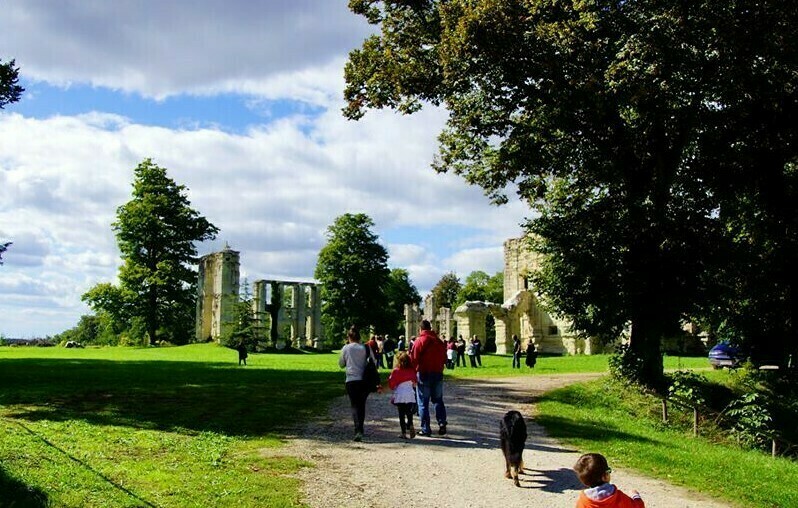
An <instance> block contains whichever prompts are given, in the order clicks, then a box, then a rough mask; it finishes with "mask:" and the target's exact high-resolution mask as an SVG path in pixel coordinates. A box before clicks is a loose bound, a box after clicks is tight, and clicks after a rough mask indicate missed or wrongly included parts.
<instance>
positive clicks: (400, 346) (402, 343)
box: [396, 335, 407, 351]
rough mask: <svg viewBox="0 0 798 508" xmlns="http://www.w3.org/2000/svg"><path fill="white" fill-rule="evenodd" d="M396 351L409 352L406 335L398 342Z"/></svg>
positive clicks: (401, 336) (400, 337)
mask: <svg viewBox="0 0 798 508" xmlns="http://www.w3.org/2000/svg"><path fill="white" fill-rule="evenodd" d="M396 349H397V351H407V341H406V340H405V336H404V335H400V336H399V340H398V341H396Z"/></svg>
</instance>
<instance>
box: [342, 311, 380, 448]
mask: <svg viewBox="0 0 798 508" xmlns="http://www.w3.org/2000/svg"><path fill="white" fill-rule="evenodd" d="M347 340H348V343H347V344H346V345H345V346H344V347H343V348H341V356H340V358H338V365H339V366H341V367H345V368H346V394H347V395H348V396H349V405H350V406H351V407H352V420H353V422H354V423H355V437H354V440H355V441H362V440H363V422H364V421H365V419H366V399H367V398H368V396H369V388H370V387H368V386H366V383H364V382H363V371H364V370H365V369H366V358H367V357H368V355H372V358H374V355H373V354H372V352H371V348H369V347H368V346H366V345H363V344H361V343H360V330H358V328H357V326H355V325H352V327H351V328H350V329H349V332H348V333H347Z"/></svg>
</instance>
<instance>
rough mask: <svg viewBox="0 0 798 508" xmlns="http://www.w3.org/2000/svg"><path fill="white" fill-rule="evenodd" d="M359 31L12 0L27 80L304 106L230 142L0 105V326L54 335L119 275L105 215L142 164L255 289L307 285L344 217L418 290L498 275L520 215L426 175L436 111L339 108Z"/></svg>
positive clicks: (359, 25) (88, 3)
mask: <svg viewBox="0 0 798 508" xmlns="http://www.w3.org/2000/svg"><path fill="white" fill-rule="evenodd" d="M369 30H370V27H368V26H367V24H366V23H365V22H364V21H363V20H362V19H361V18H359V17H358V16H355V15H354V14H352V13H350V12H349V11H348V9H347V8H346V1H345V0H334V1H328V0H274V1H269V2H250V1H248V0H230V1H227V2H220V1H215V0H194V1H191V2H188V1H187V0H176V1H170V2H154V1H150V2H146V1H145V2H142V1H139V0H119V1H114V2H107V1H101V0H81V1H78V0H68V1H65V2H55V3H54V2H49V1H47V0H26V1H21V0H12V1H11V2H7V3H5V4H4V5H3V16H0V47H2V48H3V52H4V53H3V55H0V57H2V58H4V59H8V58H16V59H17V64H18V65H19V66H20V67H21V68H22V73H23V75H24V76H25V77H26V78H28V79H33V80H42V81H46V82H48V83H60V84H64V85H68V84H69V83H88V84H91V85H92V86H95V87H108V88H112V89H117V90H123V91H125V92H130V93H138V94H142V95H145V96H149V97H156V98H160V97H166V96H169V95H174V94H200V95H207V96H209V97H212V96H214V95H216V94H219V93H232V94H244V95H246V96H248V100H249V103H250V105H251V107H253V108H254V109H258V108H259V107H260V105H259V102H260V101H268V100H274V99H288V100H289V101H291V105H292V108H293V109H292V110H293V111H299V112H300V114H296V115H294V116H289V117H282V118H279V119H277V120H272V121H269V122H268V123H264V124H262V125H255V126H252V127H250V128H249V130H247V131H245V132H240V133H229V132H223V131H222V130H219V129H214V128H209V127H207V125H208V124H207V123H203V122H204V121H203V119H202V115H201V114H199V113H198V114H197V115H192V116H191V118H192V119H196V123H195V124H193V125H184V126H183V127H182V128H179V129H172V128H165V127H158V126H151V125H142V124H139V123H136V122H134V121H132V120H130V119H128V118H125V117H124V116H119V115H115V114H108V113H105V112H103V111H98V112H94V113H89V114H84V115H79V116H67V115H61V116H53V117H50V118H46V119H34V118H29V117H25V116H23V115H20V114H14V113H13V108H11V109H10V111H11V113H9V112H5V111H4V112H3V113H0V240H2V239H6V238H7V239H8V240H11V241H14V245H12V247H11V248H10V250H9V251H8V252H7V253H6V255H5V256H4V261H5V265H4V266H2V267H0V294H2V298H0V316H3V319H2V321H0V333H6V334H8V335H30V334H43V333H49V334H52V333H57V332H60V331H62V330H63V329H65V328H67V327H69V326H72V325H74V324H75V323H76V322H77V319H78V317H79V315H80V314H81V313H85V312H87V309H86V307H85V306H84V305H83V304H82V303H81V302H80V296H81V294H83V292H85V291H86V290H87V289H88V288H90V287H92V286H93V285H94V284H96V283H98V282H103V281H114V280H115V276H116V273H117V268H118V265H119V262H120V261H119V257H118V251H117V248H116V244H115V239H114V234H113V231H112V230H111V223H112V222H113V221H114V219H115V216H116V209H117V207H118V206H120V205H121V204H123V203H125V202H126V201H127V200H129V199H130V190H131V189H130V185H131V180H132V175H133V168H134V167H135V166H136V165H137V164H138V163H139V162H141V160H143V159H144V158H146V157H152V158H153V160H154V161H155V162H156V163H157V164H159V165H161V166H163V167H166V168H167V169H168V170H169V175H170V176H171V177H172V178H173V179H174V180H175V181H177V182H178V183H180V184H182V185H185V186H186V187H187V188H188V195H189V199H190V200H191V202H192V206H193V207H194V208H195V209H197V210H198V211H199V212H200V213H201V214H203V215H204V216H206V217H207V218H208V219H209V220H210V221H211V222H213V223H214V224H215V225H216V226H218V227H219V228H220V229H221V233H220V235H219V238H218V239H217V240H216V241H213V242H207V243H206V244H203V245H201V246H200V247H199V248H200V253H201V254H205V253H208V252H211V251H214V250H218V249H220V248H222V247H223V246H224V243H225V242H228V243H229V244H230V245H231V247H232V248H234V249H236V250H240V251H241V260H242V275H244V276H245V277H247V278H248V279H250V280H251V281H252V280H256V279H260V278H288V279H295V280H307V279H310V278H311V277H312V275H313V270H314V267H315V263H316V257H317V254H318V251H319V249H320V248H321V247H322V246H323V244H324V241H325V236H324V234H325V230H326V228H327V226H328V225H329V224H330V223H332V221H333V220H334V219H335V217H337V216H339V215H341V214H342V213H345V212H364V213H367V214H368V215H369V216H371V217H372V219H373V220H374V222H375V224H376V228H375V229H376V232H377V233H378V234H379V235H380V241H381V242H383V244H384V245H386V246H387V247H388V249H389V252H390V255H391V258H390V260H389V264H390V266H391V267H404V268H407V269H408V271H409V272H410V276H411V278H412V280H413V282H414V283H415V284H416V286H417V287H418V289H419V291H421V292H422V293H424V292H427V291H429V289H431V288H432V287H433V286H434V284H435V283H436V282H437V281H438V280H439V279H440V277H441V276H442V275H443V274H444V273H446V272H449V271H452V270H454V271H456V272H457V273H458V274H459V275H461V277H464V276H465V275H467V274H468V273H470V271H472V270H474V269H482V270H484V271H486V272H488V273H493V272H495V271H497V270H500V269H501V263H502V256H501V244H502V242H503V241H504V240H505V239H506V238H508V237H513V236H518V234H519V232H520V228H519V223H520V222H521V221H522V220H523V217H524V216H525V215H526V214H527V210H526V209H525V207H524V206H523V205H522V204H520V203H518V202H514V201H512V200H511V204H510V205H508V206H504V207H493V206H490V205H489V204H488V202H487V199H486V198H485V197H484V196H483V194H482V192H481V190H480V189H477V188H474V187H469V186H468V185H466V184H465V183H464V182H463V180H462V179H461V178H460V177H457V176H456V175H449V174H444V175H439V174H436V173H435V172H433V171H432V170H431V169H430V167H429V166H430V163H431V161H432V158H433V155H434V153H435V151H436V139H437V134H438V132H439V131H440V129H441V127H442V126H443V124H444V122H445V118H446V113H445V111H443V110H441V109H438V108H433V107H428V108H426V109H425V110H423V111H422V112H420V113H417V114H415V115H410V116H405V115H399V114H395V113H394V112H392V111H372V112H369V113H368V114H367V115H366V117H365V118H363V119H362V120H360V121H358V122H351V121H347V120H345V119H344V118H343V117H342V116H341V112H340V110H341V107H342V101H341V91H342V88H343V70H342V69H343V65H344V62H345V60H346V54H347V52H348V51H349V50H351V49H352V48H355V47H358V46H359V45H360V44H361V42H362V40H363V38H364V37H365V36H366V35H367V34H368V33H369ZM120 96H121V94H120ZM31 99H32V97H31V95H30V94H27V95H26V96H25V100H31ZM35 100H36V101H47V97H46V94H43V95H40V96H37V97H36V98H35ZM297 103H307V104H306V109H303V107H302V106H301V105H300V106H298V107H297ZM97 108H98V109H99V106H98V107H97ZM120 111H124V109H123V108H122V109H120ZM302 111H307V112H309V114H305V115H303V114H301V112H302ZM264 118H266V120H270V119H269V118H268V117H264ZM266 120H264V122H265V121H266ZM196 125H205V126H206V127H204V128H197V127H196Z"/></svg>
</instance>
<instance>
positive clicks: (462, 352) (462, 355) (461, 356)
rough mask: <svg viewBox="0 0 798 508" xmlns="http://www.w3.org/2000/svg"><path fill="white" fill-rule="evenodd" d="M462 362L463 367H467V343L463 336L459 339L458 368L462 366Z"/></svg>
mask: <svg viewBox="0 0 798 508" xmlns="http://www.w3.org/2000/svg"><path fill="white" fill-rule="evenodd" d="M461 362H462V364H463V367H465V366H466V342H465V340H464V339H463V336H462V335H460V336H459V337H458V338H457V366H458V367H459V366H460V363H461Z"/></svg>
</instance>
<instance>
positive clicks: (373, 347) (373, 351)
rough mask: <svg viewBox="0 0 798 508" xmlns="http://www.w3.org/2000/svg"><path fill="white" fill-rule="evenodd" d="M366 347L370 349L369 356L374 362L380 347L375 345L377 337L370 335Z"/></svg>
mask: <svg viewBox="0 0 798 508" xmlns="http://www.w3.org/2000/svg"><path fill="white" fill-rule="evenodd" d="M366 345H367V346H368V347H369V349H371V354H372V356H373V357H374V359H375V360H376V359H377V354H379V353H378V352H379V350H380V346H379V344H377V336H376V335H372V336H371V338H370V339H369V340H368V342H366ZM377 366H378V367H379V364H377Z"/></svg>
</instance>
